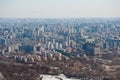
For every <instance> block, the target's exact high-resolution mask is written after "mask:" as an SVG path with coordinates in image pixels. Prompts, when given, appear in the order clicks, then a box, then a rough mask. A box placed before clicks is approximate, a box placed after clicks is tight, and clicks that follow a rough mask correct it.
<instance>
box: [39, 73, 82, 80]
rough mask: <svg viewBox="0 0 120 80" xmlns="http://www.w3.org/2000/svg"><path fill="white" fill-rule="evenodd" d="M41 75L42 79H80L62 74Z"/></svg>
mask: <svg viewBox="0 0 120 80" xmlns="http://www.w3.org/2000/svg"><path fill="white" fill-rule="evenodd" d="M40 77H43V78H42V80H80V79H69V78H67V77H66V76H65V75H64V74H60V75H43V74H42V75H40Z"/></svg>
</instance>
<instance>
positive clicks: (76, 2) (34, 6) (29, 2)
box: [0, 0, 120, 18]
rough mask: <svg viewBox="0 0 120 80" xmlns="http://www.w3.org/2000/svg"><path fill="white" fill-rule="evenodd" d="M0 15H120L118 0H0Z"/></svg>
mask: <svg viewBox="0 0 120 80" xmlns="http://www.w3.org/2000/svg"><path fill="white" fill-rule="evenodd" d="M0 17H1V18H2V17H18V18H24V17H28V18H63V17H75V18H76V17H120V0H0Z"/></svg>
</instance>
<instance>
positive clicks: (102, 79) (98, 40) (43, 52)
mask: <svg viewBox="0 0 120 80" xmlns="http://www.w3.org/2000/svg"><path fill="white" fill-rule="evenodd" d="M119 75H120V18H64V19H39V18H0V80H120V76H119ZM46 77H47V78H46ZM45 78H46V79H45ZM48 78H51V79H48Z"/></svg>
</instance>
